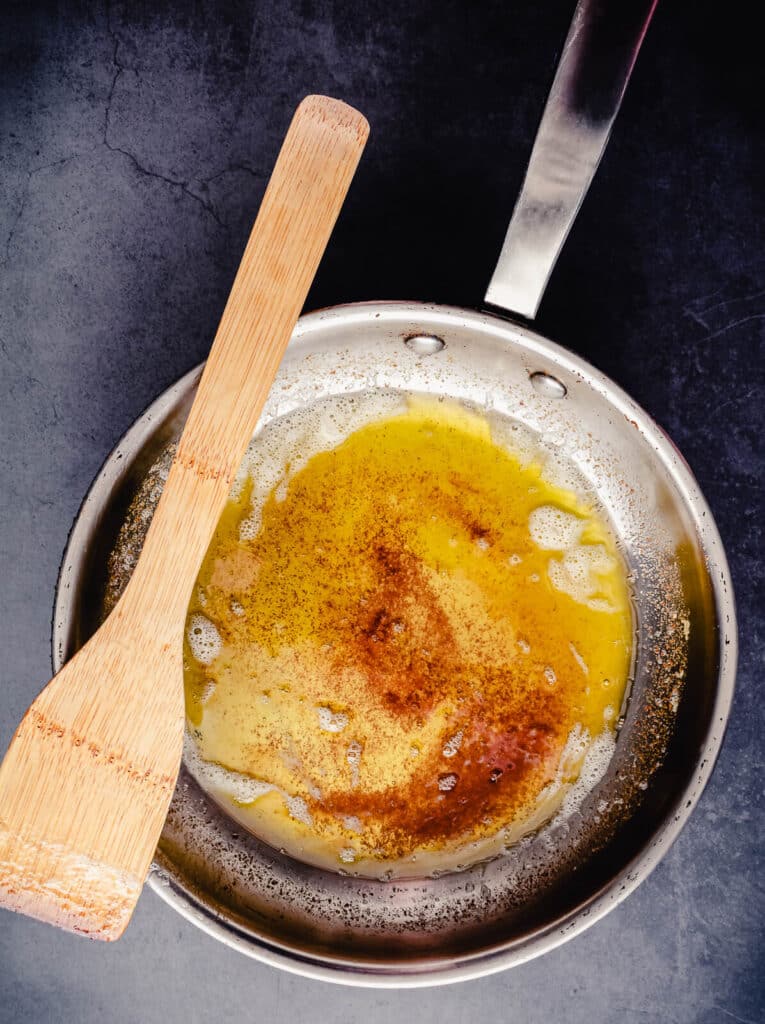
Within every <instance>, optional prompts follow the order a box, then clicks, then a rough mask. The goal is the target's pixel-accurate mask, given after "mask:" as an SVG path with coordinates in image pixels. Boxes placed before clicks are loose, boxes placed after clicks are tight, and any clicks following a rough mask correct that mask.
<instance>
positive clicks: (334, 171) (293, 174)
mask: <svg viewBox="0 0 765 1024" xmlns="http://www.w3.org/2000/svg"><path fill="white" fill-rule="evenodd" d="M368 134H369V125H368V124H367V121H366V119H365V118H364V117H363V116H362V115H361V114H360V113H359V112H358V111H357V110H354V109H353V108H352V107H349V106H347V105H346V104H345V103H342V102H340V101H339V100H335V99H330V98H328V97H326V96H308V97H307V98H306V99H305V100H303V102H302V103H301V104H300V106H299V107H298V109H297V111H296V113H295V116H294V118H293V120H292V124H291V126H290V129H289V132H288V133H287V136H286V138H285V140H284V144H283V145H282V149H281V152H280V154H279V158H278V160H277V163H276V166H275V168H274V172H273V174H272V176H271V181H270V183H269V185H268V188H267V190H266V193H265V196H264V198H263V202H262V205H261V207H260V212H259V214H258V218H257V220H256V221H255V226H254V227H253V229H252V233H251V235H250V239H249V242H248V243H247V248H246V249H245V252H244V256H243V258H242V262H241V264H240V266H239V271H238V273H237V275H236V279H235V281H234V285H233V288H232V290H231V294H230V296H229V299H228V303H227V305H226V308H225V311H224V313H223V318H222V319H221V322H220V326H219V328H218V332H217V334H216V336H215V342H214V344H213V346H212V350H211V352H210V355H209V358H208V360H207V365H206V367H205V370H204V373H203V375H202V379H201V381H200V384H199V390H198V392H197V397H196V399H195V402H194V405H193V407H192V410H191V413H190V414H189V418H188V421H187V423H186V427H185V429H184V431H183V435H182V437H181V441H180V444H179V448H178V453H177V455H176V457H175V462H174V463H173V466H172V469H171V471H170V474H169V476H168V479H167V482H166V484H165V487H164V491H163V494H162V498H161V500H160V503H159V505H158V507H157V510H156V512H155V513H154V519H153V521H152V525H151V528H150V530H149V533H148V535H147V538H146V542H145V544H144V549H143V555H142V557H141V561H140V565H139V567H138V569H137V571H136V573H135V574H134V577H133V581H132V582H131V587H130V588H129V590H133V589H135V591H136V592H137V591H138V589H139V587H140V589H141V590H142V591H143V588H144V586H145V583H146V578H147V576H151V577H152V582H151V587H152V590H153V592H154V593H155V596H156V602H157V605H158V606H160V607H163V606H165V605H166V604H167V603H168V602H170V603H172V602H173V601H181V602H185V603H187V602H188V591H189V584H188V580H189V575H190V574H189V568H188V566H189V565H190V564H192V563H193V564H194V565H195V566H196V567H197V569H198V567H199V565H200V563H201V560H202V558H203V557H204V553H205V551H206V549H207V545H208V543H209V540H210V535H211V533H212V530H213V528H214V526H215V524H216V523H217V520H218V518H219V517H220V514H221V512H222V510H223V506H224V504H225V501H226V497H227V495H228V493H229V490H230V488H231V484H232V482H233V479H234V476H235V474H236V471H237V469H238V467H239V464H240V462H241V460H242V456H243V455H244V452H245V449H246V447H247V444H248V442H249V440H250V438H251V437H252V434H253V431H254V429H255V426H256V424H257V422H258V419H259V416H260V413H261V410H262V408H263V404H264V402H265V400H266V396H267V395H268V392H269V389H270V387H271V383H272V381H273V378H274V375H275V373H276V369H277V367H278V365H279V363H280V362H281V359H282V356H283V354H284V350H285V348H286V346H287V343H288V341H289V339H290V335H291V333H292V330H293V327H294V325H295V322H296V321H297V318H298V316H299V315H300V311H301V309H302V307H303V304H304V302H305V299H306V296H307V294H308V290H309V288H310V286H311V283H312V281H313V278H314V276H315V274H316V269H317V267H318V265H319V261H320V259H321V256H322V254H323V252H324V249H325V247H326V244H327V241H328V239H329V236H330V233H331V232H332V228H333V226H334V224H335V221H336V220H337V216H338V214H339V212H340V208H341V206H342V204H343V200H344V199H345V196H346V193H347V191H348V188H349V186H350V183H351V179H352V178H353V174H354V171H355V170H356V166H357V164H358V161H359V158H360V156H361V153H362V151H363V148H364V145H365V143H366V139H367V136H368ZM200 484H201V486H200ZM192 491H193V497H192V496H191V492H192ZM195 574H196V570H195V572H193V573H191V576H194V575H195ZM143 601H144V597H143V596H142V603H143ZM147 610H149V611H151V610H150V609H147ZM152 615H153V612H152Z"/></svg>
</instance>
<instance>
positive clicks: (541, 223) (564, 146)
mask: <svg viewBox="0 0 765 1024" xmlns="http://www.w3.org/2000/svg"><path fill="white" fill-rule="evenodd" d="M656 2H657V0H579V3H578V5H577V8H576V11H575V12H574V20H573V22H572V24H571V28H570V29H569V33H568V36H567V38H566V42H565V44H564V46H563V53H562V55H561V59H560V62H559V64H558V70H557V71H556V73H555V79H554V81H553V85H552V89H551V90H550V96H549V98H548V100H547V105H546V106H545V110H544V113H543V115H542V121H541V123H540V125H539V130H538V132H537V137H536V141H535V143H534V148H533V150H532V153H531V159H530V160H529V166H528V170H527V171H526V178H525V180H524V182H523V187H522V188H521V193H520V195H519V197H518V201H517V203H516V205H515V210H514V211H513V216H512V218H511V220H510V226H509V227H508V229H507V235H506V236H505V241H504V244H503V246H502V252H501V253H500V256H499V261H498V262H497V266H496V269H495V271H494V275H493V277H492V279H491V281H490V283H489V287H488V290H487V292H486V302H487V303H488V304H489V305H491V306H498V307H499V308H501V309H504V310H506V311H507V312H508V313H514V314H517V315H520V316H522V317H525V318H526V319H529V320H532V319H533V318H534V317H535V316H536V313H537V309H538V308H539V303H540V302H541V301H542V295H543V294H544V290H545V288H546V286H547V282H548V280H549V278H550V274H551V273H552V271H553V267H554V266H555V263H556V261H557V259H558V255H559V253H560V250H561V248H562V247H563V243H564V242H565V240H566V238H567V236H568V233H569V231H570V230H571V225H572V224H573V223H574V219H575V217H576V215H577V213H578V212H579V207H580V206H581V205H582V201H583V199H584V197H585V196H586V195H587V190H588V188H589V187H590V182H591V181H592V179H593V176H594V174H595V171H596V170H597V168H598V164H599V163H600V158H601V157H602V155H603V151H604V150H605V148H606V143H607V142H608V138H609V135H610V134H611V128H612V126H613V123H614V120H615V118H616V115H617V113H618V112H619V107H620V106H621V102H622V97H623V96H624V91H625V89H626V88H627V83H628V81H629V78H630V75H631V73H632V68H633V67H634V64H635V59H636V58H637V55H638V51H639V50H640V45H641V43H642V42H643V37H644V36H645V32H646V29H647V28H648V24H649V22H650V20H651V17H652V15H653V12H654V9H655V7H656Z"/></svg>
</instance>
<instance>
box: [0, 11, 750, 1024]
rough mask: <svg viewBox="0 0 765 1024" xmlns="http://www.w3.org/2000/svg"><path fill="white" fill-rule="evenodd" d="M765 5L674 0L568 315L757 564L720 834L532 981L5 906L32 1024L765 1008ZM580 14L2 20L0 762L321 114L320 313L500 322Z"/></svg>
mask: <svg viewBox="0 0 765 1024" xmlns="http://www.w3.org/2000/svg"><path fill="white" fill-rule="evenodd" d="M749 6H751V8H752V9H754V5H746V4H744V5H739V6H738V7H737V6H736V5H735V4H731V3H728V4H719V3H716V4H711V3H706V4H676V3H675V4H671V3H665V4H664V5H663V6H662V5H661V4H660V6H659V10H658V13H657V15H656V18H655V20H654V24H653V25H652V27H651V29H650V31H649V34H648V37H647V40H646V43H645V46H644V49H643V52H642V53H641V56H640V58H639V61H638V64H637V68H636V71H635V75H634V78H633V81H632V84H631V86H630V89H629V91H628V94H627V97H626V100H625V102H624V106H623V109H622V112H621V114H620V118H619V121H618V123H617V126H616V130H615V132H614V136H613V138H612V140H611V143H610V146H609V149H608V152H607V154H606V157H605V159H604V161H603V164H602V166H601V169H600V171H599V173H598V176H597V178H596V181H595V185H594V187H593V190H592V194H591V195H590V197H589V198H588V199H587V201H586V203H585V205H584V208H583V210H582V212H581V214H580V217H579V220H578V222H577V224H576V226H575V228H574V230H573V232H572V235H571V237H570V239H569V241H568V244H567V246H566V250H565V253H564V255H563V257H562V259H561V262H560V264H559V267H558V269H557V270H556V272H555V275H554V277H553V279H552V281H551V284H550V287H549V291H548V293H547V296H546V298H545V301H544V303H543V306H542V309H541V311H540V316H539V319H538V326H539V327H540V329H541V330H542V331H543V332H545V333H547V334H549V335H550V336H552V337H553V338H555V339H556V340H559V341H561V342H563V343H564V344H566V345H568V346H569V347H570V348H572V349H574V350H575V351H576V352H579V353H580V354H582V355H583V356H585V357H586V358H588V359H590V360H591V361H592V362H594V363H595V364H596V365H597V366H598V367H600V368H601V369H603V370H605V371H606V372H607V373H608V374H610V375H611V376H612V377H613V378H614V379H615V380H617V381H618V382H619V383H620V384H622V385H623V386H624V387H625V388H627V389H628V390H629V391H630V392H631V393H632V394H633V395H634V396H635V397H636V398H637V399H638V401H639V402H641V403H642V404H643V405H644V406H645V408H646V409H647V410H648V411H649V412H650V413H651V414H652V415H653V416H654V417H655V418H656V419H657V420H658V422H659V423H660V424H661V425H662V426H663V427H664V428H665V429H666V430H668V431H669V433H670V434H671V435H672V437H673V438H674V439H675V441H676V442H677V443H678V445H679V446H680V448H681V449H682V450H683V452H684V453H685V455H686V457H687V459H688V461H689V462H690V464H691V466H692V468H693V470H694V471H695V473H696V475H697V477H698V479H699V480H700V482H701V485H702V488H703V490H704V492H705V494H706V496H707V498H708V500H709V502H710V504H711V505H712V508H713V510H714V513H715V516H716V517H717V521H718V523H719V525H720V529H721V532H722V535H723V539H724V541H725V543H726V545H727V549H728V553H729V557H730V560H731V563H732V569H733V574H734V579H735V584H736V591H737V596H738V602H739V613H740V627H741V641H742V649H741V662H740V673H739V683H738V691H737V695H736V701H735V706H734V712H733V716H732V720H731V723H730V727H729V730H728V735H727V739H726V742H725V747H724V750H723V753H722V756H721V759H720V762H719V765H718V767H717V770H716V772H715V775H714V777H713V779H712V782H711V783H710V785H709V787H708V789H707V792H706V794H705V795H704V797H703V799H702V801H701V803H700V805H699V807H698V809H697V810H696V812H695V814H694V815H693V818H692V819H691V821H690V823H689V825H688V826H687V827H686V829H685V831H684V832H683V834H682V836H681V838H680V839H679V840H678V842H677V843H676V845H675V846H674V848H673V849H672V851H671V853H670V854H669V855H668V857H667V858H666V859H665V860H664V862H663V863H662V864H661V866H660V867H659V868H658V869H657V870H656V872H655V873H654V875H653V876H652V877H651V878H650V879H649V880H648V881H647V882H646V883H645V884H644V885H643V886H642V887H641V888H640V889H639V890H638V892H637V893H636V894H635V895H633V896H632V897H631V898H630V899H629V900H628V901H627V902H626V903H625V904H623V905H622V906H621V907H620V908H619V909H618V910H616V911H615V912H614V913H613V914H611V915H610V916H609V917H608V918H607V919H606V920H605V921H603V922H601V923H600V924H598V925H596V926H595V927H594V928H593V929H591V930H590V931H589V932H587V933H586V934H585V935H583V936H581V937H579V938H578V939H576V940H574V941H573V942H571V943H570V944H568V945H567V946H565V947H563V948H561V949H559V950H557V951H555V952H553V953H551V954H549V955H548V956H546V957H544V958H543V959H541V960H537V961H535V962H533V963H531V964H528V965H526V966H523V967H520V968H517V969H515V970H513V971H511V972H508V973H505V974H502V975H498V976H495V977H492V978H488V979H484V980H482V981H478V982H472V983H469V984H465V985H461V986H458V987H456V988H450V989H445V990H441V991H429V992H407V993H384V992H376V993H375V992H351V991H347V990H341V989H337V988H332V987H329V986H326V985H322V984H319V983H315V982H307V981H303V980H301V979H297V978H293V977H290V976H287V975H284V974H281V973H278V972H276V971H273V970H270V969H267V968H264V967H261V966H259V965H258V964H256V963H254V962H251V961H249V960H246V959H245V958H243V957H240V956H238V955H237V954H235V953H233V952H230V951H228V950H226V949H225V948H224V947H222V946H220V945H218V944H216V943H215V942H213V940H211V939H209V938H207V937H206V936H204V935H203V934H202V933H200V932H198V931H197V930H195V929H194V928H192V926H191V925H189V924H187V923H186V922H185V921H183V920H182V919H181V918H180V917H178V916H177V915H175V914H174V913H173V912H172V911H171V910H170V909H169V908H167V907H166V906H165V905H164V904H162V903H161V902H160V901H159V900H158V899H157V897H155V896H154V895H153V894H152V893H151V892H147V893H146V894H145V895H144V896H143V898H142V900H141V903H140V906H139V909H138V911H137V915H136V919H135V921H134V923H133V925H132V926H131V928H130V929H129V931H128V933H127V934H126V936H125V938H124V939H123V940H122V941H121V942H120V943H119V944H118V945H117V946H115V947H109V948H107V947H103V946H100V945H89V944H87V943H85V942H83V941H82V940H79V939H74V938H72V937H70V936H67V935H64V934H60V933H57V932H54V931H53V930H52V929H49V928H46V927H44V926H42V925H38V924H36V923H33V922H31V921H28V920H25V919H23V918H19V917H15V916H12V915H10V914H7V913H5V912H0V1021H14V1022H15V1021H20V1020H31V1021H83V1022H85V1021H87V1022H91V1021H93V1022H95V1021H104V1020H108V1021H112V1020H113V1021H119V1022H122V1021H155V1020H156V1021H188V1020H194V1021H196V1020H207V1019H210V1020H213V1019H214V1020H218V1019H221V1020H223V1019H226V1017H227V1016H230V1017H232V1018H236V1019H246V1020H250V1019H252V1020H258V1021H268V1020H272V1021H295V1020H298V1021H302V1020H305V1021H308V1020H317V1019H318V1020H325V1021H326V1022H327V1024H345V1022H352V1021H353V1022H355V1021H360V1020H364V1021H367V1022H368V1024H378V1022H387V1021H396V1022H398V1021H399V1020H402V1019H409V1018H414V1019H417V1020H420V1021H423V1022H425V1021H428V1022H430V1021H433V1022H436V1021H438V1022H439V1024H456V1022H462V1021H469V1022H471V1024H472V1022H473V1021H484V1020H486V1021H488V1020H513V1021H521V1022H526V1021H528V1022H532V1024H533V1022H542V1021H544V1022H548V1021H552V1020H566V1021H569V1022H573V1024H578V1022H588V1024H596V1022H610V1021H615V1020H618V1021H620V1022H622V1024H646V1022H652V1021H657V1022H658V1021H661V1022H664V1021H667V1022H678V1024H680V1022H699V1024H711V1022H720V1024H725V1022H728V1021H741V1022H754V1021H760V1020H762V1019H763V1015H765V993H764V990H763V982H762V980H761V971H762V968H763V960H764V959H765V943H763V918H764V917H765V901H764V900H763V855H762V849H761V847H762V838H763V828H762V797H763V779H762V772H763V745H762V731H763V710H762V687H763V679H762V675H763V672H762V667H763V664H762V654H761V643H762V604H763V601H762V575H763V562H762V516H763V505H762V463H763V459H762V435H763V373H762V336H763V330H762V328H763V318H765V283H764V282H763V265H764V263H765V255H764V254H763V246H762V243H763V229H762V224H763V190H762V187H761V178H762V168H763V161H762V156H763V153H762V149H763V147H762V141H763V136H762V121H761V114H760V111H759V108H758V101H759V100H761V98H762V82H761V81H760V80H758V76H757V69H758V67H759V65H760V64H761V63H762V59H761V55H760V52H759V37H758V35H757V33H756V32H755V29H754V25H753V24H752V23H751V22H750V23H747V21H746V19H745V14H746V11H747V10H748V8H749ZM572 10H573V0H566V2H559V0H556V2H546V3H532V2H530V0H526V2H523V3H512V2H509V0H503V2H490V3H474V4H468V3H463V4H454V3H448V2H443V0H442V2H438V3H437V2H435V0H387V2H385V3H383V2H381V0H374V2H372V3H367V4H364V3H352V2H349V0H336V2H334V3H333V2H328V0H325V2H317V3H310V2H302V3H301V2H298V0H283V2H277V0H261V2H249V3H244V2H242V3H238V4H219V5H216V4H213V3H195V4H193V5H185V4H180V3H179V4H165V5H162V4H152V5H147V6H144V5H141V4H128V5H121V4H119V5H117V4H115V5H112V8H111V11H110V10H109V9H108V8H107V7H105V6H104V5H103V3H92V4H86V3H73V2H72V3H61V4H60V5H59V6H50V7H48V6H43V5H37V4H34V3H23V4H22V3H10V4H8V3H6V4H5V5H4V7H3V11H2V13H0V345H1V346H2V353H1V358H2V378H1V380H0V419H1V433H0V438H1V441H2V443H1V444H0V475H1V476H2V480H1V481H0V507H1V508H2V532H1V533H0V555H1V557H2V582H0V602H1V608H2V612H1V614H0V652H2V653H1V655H0V677H1V680H2V699H1V701H0V745H2V746H3V747H4V746H5V744H6V743H7V741H8V740H9V739H10V736H11V733H12V730H13V728H14V726H15V724H16V722H17V721H18V719H19V718H20V716H21V714H22V712H23V711H24V709H25V708H26V706H27V705H28V703H29V702H30V700H31V699H32V697H33V696H34V695H35V693H36V692H37V689H38V687H39V685H40V684H41V683H43V682H44V681H45V680H46V679H47V678H48V676H49V672H50V661H49V631H50V611H51V605H52V601H53V591H54V585H55V579H56V572H57V569H58V565H59V561H60V558H61V554H62V551H63V547H64V544H65V542H66V538H67V533H68V531H69V528H70V525H71V522H72V520H73V518H74V516H75V514H76V512H77V508H78V506H79V503H80V501H81V499H82V497H83V495H84V494H85V492H86V490H87V488H88V486H89V484H90V482H91V480H92V478H93V476H94V475H95V473H96V471H97V469H98V467H99V465H100V463H101V462H102V460H103V459H104V457H105V456H106V454H107V453H108V451H109V450H110V448H111V447H112V446H113V445H114V443H115V442H116V441H117V439H118V438H119V437H120V436H121V434H122V433H123V432H124V431H125V430H126V429H127V428H128V426H129V425H130V424H131V423H132V421H133V420H134V419H135V417H136V416H137V415H138V414H139V413H140V412H141V411H142V409H143V408H144V407H145V406H146V405H147V404H148V403H149V402H150V401H151V400H152V399H153V398H154V397H155V396H156V395H157V394H158V393H159V392H160V391H161V390H162V389H163V388H165V387H166V386H167V385H168V384H170V383H171V382H172V381H174V380H175V379H176V378H177V377H178V376H179V375H180V374H181V373H183V372H184V371H185V370H186V369H188V368H189V367H190V366H192V365H193V364H194V363H196V362H198V361H199V360H200V359H202V358H203V357H204V355H205V353H206V350H207V348H208V346H209V344H210V340H211V338H212V336H213V333H214V329H215V326H216V323H217V321H218V318H219V315H220V312H221V310H222V306H223V303H224V301H225V298H226V294H227V290H228V287H229V285H230V282H231V280H232V276H233V273H234V270H235V268H236V266H237V263H238V261H239V257H240V254H241V252H242V249H243V245H244V242H245V239H246V236H247V233H248V230H249V226H250V223H251V220H252V218H253V215H254V213H255V212H256V210H257V207H258V203H259V201H260V198H261V195H262V192H263V188H264V185H265V182H266V180H267V176H268V173H269V171H270V168H271V166H272V163H273V160H274V158H275V155H276V153H277V150H278V146H279V142H280V140H281V137H282V135H283V133H284V131H285V129H286V127H287V124H288V121H289V117H290V115H291V112H292V110H293V108H294V106H295V105H296V103H297V102H298V100H299V99H300V98H301V97H302V96H303V95H304V94H305V93H307V92H327V93H330V94H334V95H337V96H339V97H341V98H343V99H346V100H348V101H349V102H351V103H354V104H356V105H357V106H358V107H359V108H360V109H361V110H362V111H363V112H364V113H365V114H367V116H368V117H369V120H370V121H371V123H372V138H371V141H370V144H369V146H368V149H367V152H366V155H365V157H364V160H363V163H362V167H361V170H360V172H359V175H358V178H357V180H356V182H355V184H354V186H353V189H352V192H351V195H350V197H349V201H348V204H347V207H346V209H345V211H344V213H343V215H342V218H341V221H340V223H339V225H338V229H337V231H336V234H335V237H334V239H333V242H332V244H331V247H330V250H329V252H328V254H327V257H326V259H325V260H324V262H323V264H322V267H321V270H320V272H319V276H318V279H317V281H316V284H315V287H314V289H313V292H312V294H311V297H310V300H309V307H313V306H317V305H327V304H332V303H335V302H340V301H345V300H351V299H371V298H422V299H437V300H443V301H447V302H451V303H456V304H464V305H473V306H474V305H478V304H480V302H481V299H482V295H483V291H484V289H485V286H486V284H487V282H488V279H489V277H490V274H491V270H492V267H493V261H494V259H495V258H496V256H497V254H498V252H499V247H500V244H501V241H502V238H503V235H504V231H505V228H506V224H507V220H508V218H509V215H510V212H511V210H512V206H513V202H514V199H515V196H516V194H517V191H518V188H519V186H520V183H521V180H522V177H523V173H524V169H525V164H526V160H527V158H528V154H529V152H530V147H531V143H532V139H533V136H534V132H535V129H536V125H537V122H538V119H539V116H540V113H541V110H542V106H543V103H544V99H545V96H546V93H547V90H548V88H549V85H550V82H551V79H552V74H553V70H554V66H555V62H556V59H557V55H558V52H559V49H560V45H561V43H562V41H563V39H564V37H565V34H566V31H567V28H568V22H569V20H570V17H571V13H572Z"/></svg>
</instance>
